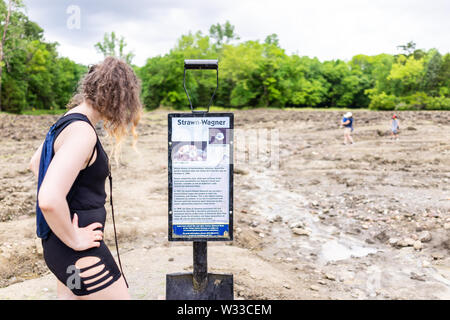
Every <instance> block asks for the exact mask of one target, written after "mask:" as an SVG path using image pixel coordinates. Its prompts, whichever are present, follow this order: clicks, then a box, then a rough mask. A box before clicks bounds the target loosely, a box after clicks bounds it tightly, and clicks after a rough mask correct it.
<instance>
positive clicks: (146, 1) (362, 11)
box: [24, 0, 450, 66]
mask: <svg viewBox="0 0 450 320" xmlns="http://www.w3.org/2000/svg"><path fill="white" fill-rule="evenodd" d="M24 2H25V4H26V6H27V8H28V9H27V12H28V15H29V16H30V18H31V20H33V21H36V22H37V23H38V24H39V25H40V26H41V27H43V28H44V30H45V38H46V39H47V40H49V41H57V42H59V43H60V47H59V52H60V54H61V55H63V56H67V57H69V58H71V59H72V60H74V61H76V62H79V63H84V64H90V63H95V62H97V61H99V60H101V59H102V56H101V55H99V54H98V53H97V52H96V50H95V48H94V44H95V43H96V42H98V41H100V40H102V38H103V35H104V33H105V32H110V31H115V32H116V33H117V34H119V35H123V36H124V37H125V39H126V42H127V43H128V47H127V48H128V49H129V50H132V51H134V53H135V54H136V57H135V59H134V61H133V62H134V63H135V64H137V65H139V66H142V65H143V64H145V61H146V59H147V58H149V57H153V56H157V55H163V54H165V53H167V52H169V50H170V49H171V48H173V47H174V45H175V43H176V40H177V39H178V38H179V37H180V36H181V35H182V34H186V33H188V32H189V31H193V32H195V31H197V30H201V31H202V32H203V33H205V34H206V33H208V30H209V27H210V26H211V25H212V24H215V23H218V22H219V23H224V22H225V21H227V20H229V21H230V22H231V23H232V24H233V25H235V27H236V29H235V30H236V32H237V34H238V35H239V36H240V37H241V39H242V40H257V39H259V40H264V39H265V37H266V36H267V35H269V34H272V33H276V34H278V36H279V39H280V44H281V46H282V47H283V48H284V49H286V51H287V53H288V54H291V53H298V54H300V55H307V56H310V57H318V58H319V59H320V60H327V59H338V58H339V59H345V60H349V59H351V57H352V56H354V55H355V54H359V53H363V54H368V55H372V54H378V53H383V52H385V53H397V52H398V51H397V48H396V47H397V46H398V45H400V44H405V43H407V42H409V41H411V40H413V41H415V42H416V43H417V46H418V47H419V48H425V49H430V48H437V49H438V50H439V51H440V52H441V53H446V52H450V36H449V35H450V0H309V1H301V0H297V1H295V0H294V1H289V0H272V1H268V0H220V1H219V0H188V1H186V0H183V1H182V0H128V1H127V0H94V1H93V0H25V1H24ZM71 6H77V7H78V8H79V9H80V23H79V28H78V26H77V24H76V22H77V21H76V20H73V19H71V17H76V12H75V11H70V13H67V12H68V9H69V8H70V7H71ZM74 13H75V15H74ZM68 21H69V25H70V26H71V28H69V27H68Z"/></svg>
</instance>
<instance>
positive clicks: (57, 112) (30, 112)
mask: <svg viewBox="0 0 450 320" xmlns="http://www.w3.org/2000/svg"><path fill="white" fill-rule="evenodd" d="M66 112H67V110H66V109H58V110H24V111H22V114H23V115H27V116H44V115H62V114H64V113H66Z"/></svg>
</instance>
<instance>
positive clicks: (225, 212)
mask: <svg viewBox="0 0 450 320" xmlns="http://www.w3.org/2000/svg"><path fill="white" fill-rule="evenodd" d="M192 69H200V70H201V69H209V70H216V71H217V87H216V89H215V91H214V94H213V95H212V97H211V100H210V102H209V105H208V107H207V111H197V110H194V107H193V106H192V102H191V99H190V97H189V93H188V91H187V89H186V70H192ZM183 85H184V89H185V91H186V95H187V97H188V100H189V104H190V107H191V111H192V113H176V114H169V117H168V131H169V132H168V142H169V146H168V150H169V152H168V156H169V157H168V162H169V165H168V169H169V241H192V242H193V269H194V270H193V272H192V273H175V274H167V275H166V299H167V300H233V297H234V295H233V275H232V274H213V273H208V262H207V260H208V259H207V245H208V241H232V240H233V161H232V159H233V128H234V116H233V114H232V113H209V109H210V106H211V104H212V102H213V99H214V95H215V92H216V91H217V88H218V86H219V64H218V61H217V60H186V61H185V66H184V80H183Z"/></svg>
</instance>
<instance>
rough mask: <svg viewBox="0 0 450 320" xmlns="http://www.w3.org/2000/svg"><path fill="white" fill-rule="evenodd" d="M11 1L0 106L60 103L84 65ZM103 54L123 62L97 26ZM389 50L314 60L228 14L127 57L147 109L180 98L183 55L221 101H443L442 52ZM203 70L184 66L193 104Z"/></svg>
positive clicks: (393, 105) (205, 95) (446, 89)
mask: <svg viewBox="0 0 450 320" xmlns="http://www.w3.org/2000/svg"><path fill="white" fill-rule="evenodd" d="M23 7H24V5H23V3H22V2H21V0H9V1H8V2H6V1H5V0H0V37H1V38H0V99H1V100H0V111H2V110H3V111H7V112H14V113H20V112H23V111H27V110H32V109H36V110H58V109H64V108H65V106H66V104H67V103H68V101H69V100H70V98H71V96H72V95H73V93H74V92H75V90H76V87H77V83H78V81H79V80H80V78H81V77H82V75H83V74H84V73H85V72H86V71H87V66H84V65H82V64H78V63H76V62H74V61H72V60H70V59H68V58H65V57H61V56H59V55H58V51H57V46H58V44H57V43H52V42H48V41H45V39H44V36H43V29H42V28H41V27H40V26H39V25H38V24H36V23H35V22H32V21H30V20H29V19H28V17H27V16H26V14H25V13H24V10H23ZM95 47H96V49H97V50H98V52H101V53H103V54H104V55H105V56H108V55H116V56H119V57H121V58H123V59H124V60H126V61H127V62H128V63H130V64H132V60H133V57H134V53H127V52H125V50H126V49H125V48H126V43H125V40H124V38H123V37H118V36H116V34H115V33H110V34H105V37H104V39H103V40H102V41H101V42H99V43H97V44H96V45H95ZM399 51H401V52H400V53H399V54H397V55H391V54H379V55H375V56H367V55H356V56H354V57H353V58H352V59H351V60H350V61H343V60H332V61H323V62H322V61H320V60H319V59H317V58H310V57H307V56H301V55H299V54H287V53H286V51H285V50H284V49H283V48H281V46H280V44H279V39H278V36H277V35H276V34H272V35H269V36H267V37H266V39H265V40H264V41H258V40H254V41H241V40H240V38H239V36H238V35H237V34H236V31H235V28H234V26H233V25H231V24H230V23H229V22H226V23H224V24H215V25H213V26H211V28H210V29H209V31H208V33H207V34H203V33H202V32H201V31H198V32H195V33H193V32H189V33H187V34H185V35H182V36H181V37H180V38H179V39H178V41H177V43H176V44H175V46H174V48H173V49H172V50H170V52H169V53H167V54H165V55H159V56H156V57H152V58H149V59H148V60H147V62H146V64H145V65H144V66H142V67H138V66H135V65H133V68H134V69H135V71H136V73H137V74H138V76H139V77H140V79H141V81H142V99H143V102H144V105H145V106H146V108H147V109H150V110H151V109H155V108H157V107H159V106H168V107H174V108H185V107H187V106H188V105H189V102H188V100H187V97H186V95H185V92H184V88H183V83H182V80H183V71H184V70H183V66H184V64H183V62H184V60H185V59H218V60H219V75H220V86H219V89H218V91H217V93H216V99H215V103H214V104H215V105H216V106H222V107H236V108H241V107H274V108H284V107H299V108H301V107H312V108H330V107H334V108H370V109H375V110H406V109H429V110H450V54H449V53H446V54H441V53H440V52H439V51H438V50H436V49H430V50H424V49H417V48H416V45H415V43H413V42H410V43H408V44H406V45H402V46H399ZM215 85H216V76H215V73H214V72H212V71H203V72H200V71H189V72H188V75H187V87H188V90H189V93H190V96H191V98H192V101H193V104H194V105H197V106H203V105H206V104H207V103H208V102H209V98H210V96H211V94H212V92H213V91H214V89H215Z"/></svg>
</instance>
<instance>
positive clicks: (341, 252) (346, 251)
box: [320, 240, 377, 262]
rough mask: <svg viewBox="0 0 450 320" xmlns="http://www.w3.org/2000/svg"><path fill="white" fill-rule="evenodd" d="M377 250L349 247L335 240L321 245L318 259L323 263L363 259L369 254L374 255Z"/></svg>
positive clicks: (356, 246) (355, 246)
mask: <svg viewBox="0 0 450 320" xmlns="http://www.w3.org/2000/svg"><path fill="white" fill-rule="evenodd" d="M376 252H377V250H376V249H373V248H365V247H362V246H358V245H351V246H349V247H347V246H345V245H343V244H341V243H339V242H338V241H337V240H331V241H328V242H326V243H324V244H323V245H322V250H321V252H320V257H321V259H322V260H324V261H325V262H328V261H338V260H345V259H349V258H351V257H358V258H359V257H364V256H367V255H368V254H371V253H376Z"/></svg>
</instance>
